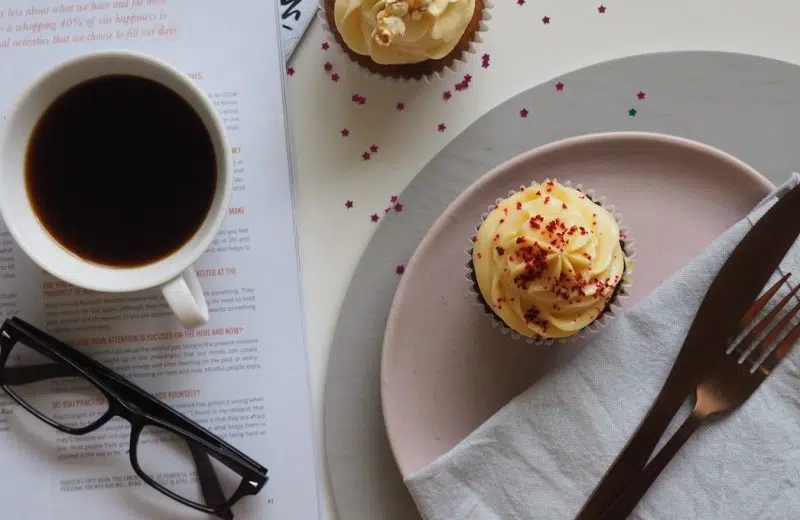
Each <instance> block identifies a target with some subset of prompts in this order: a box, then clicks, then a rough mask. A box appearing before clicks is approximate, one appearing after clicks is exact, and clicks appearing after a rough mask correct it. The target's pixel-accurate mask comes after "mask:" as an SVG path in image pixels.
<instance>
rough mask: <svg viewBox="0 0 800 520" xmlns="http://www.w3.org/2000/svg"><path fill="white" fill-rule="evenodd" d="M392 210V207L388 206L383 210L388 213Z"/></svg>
mask: <svg viewBox="0 0 800 520" xmlns="http://www.w3.org/2000/svg"><path fill="white" fill-rule="evenodd" d="M390 211H392V208H391V207H388V208H386V209H385V210H383V213H384V214H386V213H389V212H390Z"/></svg>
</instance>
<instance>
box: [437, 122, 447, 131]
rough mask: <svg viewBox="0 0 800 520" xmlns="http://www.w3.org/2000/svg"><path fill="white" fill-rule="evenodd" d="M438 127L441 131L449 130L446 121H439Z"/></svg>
mask: <svg viewBox="0 0 800 520" xmlns="http://www.w3.org/2000/svg"><path fill="white" fill-rule="evenodd" d="M438 128H439V131H440V132H444V131H445V130H447V126H446V125H445V124H444V123H439V127H438Z"/></svg>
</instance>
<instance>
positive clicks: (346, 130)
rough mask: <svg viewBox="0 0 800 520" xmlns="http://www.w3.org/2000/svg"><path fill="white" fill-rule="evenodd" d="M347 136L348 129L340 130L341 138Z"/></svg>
mask: <svg viewBox="0 0 800 520" xmlns="http://www.w3.org/2000/svg"><path fill="white" fill-rule="evenodd" d="M348 135H350V129H348V128H342V137H347V136H348Z"/></svg>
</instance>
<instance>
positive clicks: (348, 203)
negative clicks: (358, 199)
mask: <svg viewBox="0 0 800 520" xmlns="http://www.w3.org/2000/svg"><path fill="white" fill-rule="evenodd" d="M344 207H345V208H347V209H351V208H352V207H353V201H352V200H348V201H347V202H345V203H344Z"/></svg>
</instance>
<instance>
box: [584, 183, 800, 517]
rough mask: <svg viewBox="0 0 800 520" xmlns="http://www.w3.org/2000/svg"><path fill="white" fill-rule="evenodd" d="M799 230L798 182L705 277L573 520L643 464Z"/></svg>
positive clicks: (594, 513)
mask: <svg viewBox="0 0 800 520" xmlns="http://www.w3.org/2000/svg"><path fill="white" fill-rule="evenodd" d="M798 235H800V186H795V187H794V188H793V189H791V190H790V191H789V192H788V193H786V194H784V195H783V196H782V197H781V198H779V199H778V201H777V202H776V203H775V204H774V205H773V206H772V207H771V208H770V209H769V210H768V211H767V212H766V213H765V214H764V215H763V216H762V217H761V218H760V219H759V220H758V221H757V222H756V223H755V224H754V225H753V227H752V228H751V229H750V230H749V231H748V232H747V234H746V235H745V236H744V238H743V239H742V240H741V241H740V242H739V244H738V245H737V246H736V247H735V248H734V250H733V252H732V253H731V254H730V256H729V257H728V258H727V260H726V261H725V263H724V264H723V265H722V268H720V270H719V271H718V273H717V275H716V277H715V278H714V280H713V281H712V282H711V285H710V286H709V288H708V290H707V292H706V295H705V297H704V298H703V301H702V303H701V304H700V307H699V309H698V311H697V314H695V317H694V320H693V321H692V324H691V326H690V328H689V332H688V333H687V335H686V338H685V340H684V342H683V345H682V346H681V349H680V351H679V353H678V356H677V358H676V360H675V363H674V364H673V366H672V368H671V370H670V372H669V374H668V376H667V379H666V381H665V382H664V385H663V386H662V388H661V390H660V391H659V394H658V396H657V397H656V400H655V401H654V402H653V404H652V406H651V407H650V409H649V410H648V412H647V415H645V417H644V419H643V420H642V422H641V423H640V425H639V427H638V428H637V430H636V431H635V432H634V434H633V435H632V436H631V438H630V439H629V440H628V443H627V444H626V445H625V447H624V448H623V450H622V452H621V453H620V454H619V455H618V456H617V458H616V459H615V461H614V463H613V464H612V465H611V467H610V468H609V469H608V470H607V471H606V473H605V475H604V476H603V478H602V479H601V481H600V483H599V484H598V486H597V487H596V488H595V489H594V491H593V492H592V495H591V496H590V497H589V499H588V500H587V502H586V503H585V504H584V506H583V508H582V509H581V511H580V512H579V513H578V516H577V517H576V520H597V519H598V518H600V517H601V515H602V513H603V512H604V511H605V510H606V509H607V508H608V507H609V506H610V505H611V503H612V502H613V501H614V500H615V499H616V498H617V496H618V495H619V494H620V493H621V492H622V491H623V490H624V489H625V488H626V487H627V485H628V483H629V482H630V481H631V480H632V479H633V478H634V477H635V476H636V474H638V473H639V471H641V470H642V468H644V466H645V464H646V463H647V461H648V460H649V458H650V455H651V454H652V452H653V450H654V449H655V447H656V446H657V444H658V441H659V440H660V439H661V436H662V435H663V433H664V431H665V430H666V429H667V426H669V423H670V421H671V420H672V418H673V417H674V416H675V414H676V413H677V412H678V410H679V409H680V406H681V405H682V404H683V402H684V401H685V400H686V398H687V396H688V395H689V392H691V390H692V389H693V388H694V387H695V386H696V385H697V383H698V381H699V379H700V377H701V376H702V375H703V374H704V373H706V372H707V371H708V370H709V369H710V368H711V366H712V364H713V362H714V360H715V359H716V358H717V354H718V353H719V351H721V350H722V349H721V345H724V344H725V343H726V342H727V341H728V340H729V339H730V337H731V336H733V335H734V334H735V332H736V330H737V326H738V323H739V320H740V319H741V318H742V316H744V314H745V312H747V309H748V308H749V307H750V305H752V303H753V301H754V300H755V299H756V298H757V297H758V295H759V294H760V292H761V290H762V289H763V287H764V286H765V285H766V283H767V281H768V280H769V278H770V276H771V275H772V274H773V273H774V271H775V269H776V268H777V266H778V265H779V264H780V262H781V260H782V259H783V257H784V256H785V255H786V253H787V252H788V251H789V249H790V248H791V247H792V244H794V242H795V240H797V237H798Z"/></svg>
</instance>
